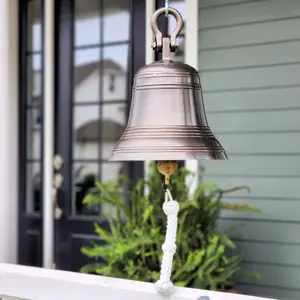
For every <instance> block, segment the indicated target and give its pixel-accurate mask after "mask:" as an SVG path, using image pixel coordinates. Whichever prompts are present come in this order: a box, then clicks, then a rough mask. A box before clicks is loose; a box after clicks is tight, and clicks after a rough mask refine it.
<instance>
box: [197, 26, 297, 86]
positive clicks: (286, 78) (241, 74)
mask: <svg viewBox="0 0 300 300" xmlns="http://www.w3.org/2000/svg"><path fill="white" fill-rule="evenodd" d="M299 31H300V30H299ZM299 74H300V64H297V65H287V66H272V67H261V68H254V69H242V70H227V71H215V72H207V73H205V72H204V73H203V72H200V76H201V82H202V85H203V90H204V91H206V92H207V91H218V90H232V89H237V90H239V89H255V88H264V87H278V86H287V85H288V86H290V85H300V76H299Z"/></svg>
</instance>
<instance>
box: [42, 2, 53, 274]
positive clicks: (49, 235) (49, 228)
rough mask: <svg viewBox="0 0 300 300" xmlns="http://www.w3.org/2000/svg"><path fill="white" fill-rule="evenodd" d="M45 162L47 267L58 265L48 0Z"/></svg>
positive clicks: (49, 6) (46, 9)
mask: <svg viewBox="0 0 300 300" xmlns="http://www.w3.org/2000/svg"><path fill="white" fill-rule="evenodd" d="M44 16H45V28H44V37H45V54H44V55H45V57H44V61H45V66H44V78H45V79H44V80H45V81H44V99H45V100H44V139H43V148H44V160H43V171H44V172H43V175H44V182H43V267H44V268H53V263H54V217H53V216H54V212H53V203H52V180H53V156H54V155H53V154H54V153H53V149H54V1H53V0H45V4H44Z"/></svg>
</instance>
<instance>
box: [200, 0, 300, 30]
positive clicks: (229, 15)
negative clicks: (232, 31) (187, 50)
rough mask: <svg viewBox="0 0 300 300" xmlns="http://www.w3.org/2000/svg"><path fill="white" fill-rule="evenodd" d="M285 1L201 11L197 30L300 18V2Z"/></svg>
mask: <svg viewBox="0 0 300 300" xmlns="http://www.w3.org/2000/svg"><path fill="white" fill-rule="evenodd" d="M286 1H287V0H285V1H274V0H271V1H261V2H245V3H244V4H242V5H230V6H220V7H216V8H215V9H203V10H200V14H199V28H207V27H214V26H228V25H237V24H243V23H254V22H261V21H264V22H265V21H271V20H276V19H282V18H289V17H297V16H300V2H299V1H289V4H288V5H287V4H286ZM200 2H201V1H200ZM239 4H240V3H239Z"/></svg>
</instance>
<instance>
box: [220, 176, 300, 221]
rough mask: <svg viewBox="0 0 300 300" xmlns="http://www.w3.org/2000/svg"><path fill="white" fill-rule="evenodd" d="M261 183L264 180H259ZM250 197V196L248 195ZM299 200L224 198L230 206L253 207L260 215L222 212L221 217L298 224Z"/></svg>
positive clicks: (299, 218)
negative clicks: (259, 211)
mask: <svg viewBox="0 0 300 300" xmlns="http://www.w3.org/2000/svg"><path fill="white" fill-rule="evenodd" d="M261 180H262V181H263V180H264V179H261ZM250 195H251V194H250ZM299 200H300V199H295V200H294V201H293V200H289V199H284V198H279V199H274V200H272V198H271V199H269V200H265V199H264V198H251V196H250V198H225V199H224V201H225V202H227V203H232V204H247V205H253V206H255V207H257V208H259V209H261V211H262V213H251V212H234V211H228V210H226V211H223V212H222V217H225V218H231V219H239V220H240V219H245V220H248V219H257V220H272V221H282V222H285V221H289V222H291V221H292V222H300V214H299V211H300V201H299Z"/></svg>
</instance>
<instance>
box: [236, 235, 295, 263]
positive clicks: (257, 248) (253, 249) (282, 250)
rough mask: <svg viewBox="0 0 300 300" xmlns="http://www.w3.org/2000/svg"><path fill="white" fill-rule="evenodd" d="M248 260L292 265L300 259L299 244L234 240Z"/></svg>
mask: <svg viewBox="0 0 300 300" xmlns="http://www.w3.org/2000/svg"><path fill="white" fill-rule="evenodd" d="M235 244H236V246H237V248H238V249H239V251H241V252H242V253H243V254H244V255H245V257H246V259H247V261H248V262H258V263H268V264H281V265H282V264H285V265H294V264H295V261H296V262H298V261H300V245H291V244H276V247H274V244H271V243H270V244H268V243H260V242H255V241H235Z"/></svg>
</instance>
